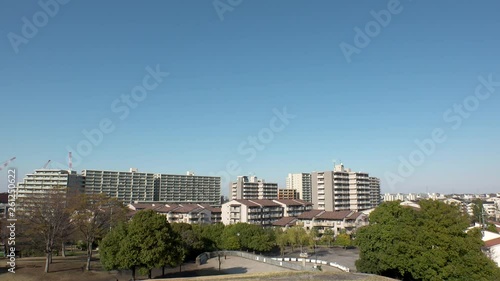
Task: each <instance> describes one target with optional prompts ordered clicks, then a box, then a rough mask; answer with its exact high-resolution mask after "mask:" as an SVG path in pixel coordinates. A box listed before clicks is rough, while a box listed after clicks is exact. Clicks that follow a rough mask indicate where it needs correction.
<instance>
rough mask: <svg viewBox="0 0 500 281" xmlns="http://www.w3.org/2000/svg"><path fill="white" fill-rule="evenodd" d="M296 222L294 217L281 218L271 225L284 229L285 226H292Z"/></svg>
mask: <svg viewBox="0 0 500 281" xmlns="http://www.w3.org/2000/svg"><path fill="white" fill-rule="evenodd" d="M296 221H297V218H295V217H283V218H281V219H279V220H277V221H275V222H274V223H273V225H274V226H281V227H285V226H289V225H293V224H294V223H295V222H296Z"/></svg>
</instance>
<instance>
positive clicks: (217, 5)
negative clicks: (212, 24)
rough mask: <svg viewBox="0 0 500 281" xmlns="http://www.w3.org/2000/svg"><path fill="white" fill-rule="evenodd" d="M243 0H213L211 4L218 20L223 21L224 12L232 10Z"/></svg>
mask: <svg viewBox="0 0 500 281" xmlns="http://www.w3.org/2000/svg"><path fill="white" fill-rule="evenodd" d="M242 2H243V0H214V1H213V2H212V5H213V6H214V9H215V12H216V13H217V16H218V17H219V20H220V21H224V14H225V13H227V12H232V11H234V9H235V8H236V7H238V6H239V5H241V3H242Z"/></svg>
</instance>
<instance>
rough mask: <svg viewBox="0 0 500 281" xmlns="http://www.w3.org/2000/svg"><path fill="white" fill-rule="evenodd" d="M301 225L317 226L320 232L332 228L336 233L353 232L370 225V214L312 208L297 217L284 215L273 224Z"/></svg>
mask: <svg viewBox="0 0 500 281" xmlns="http://www.w3.org/2000/svg"><path fill="white" fill-rule="evenodd" d="M295 225H301V226H303V227H304V228H305V229H306V230H311V229H313V228H315V229H316V230H318V232H319V233H324V231H325V230H327V229H330V230H332V231H333V233H334V234H335V235H338V234H339V233H341V232H346V233H348V234H350V233H352V232H353V231H354V230H356V229H357V228H359V227H362V226H365V225H368V215H367V214H365V213H363V212H355V211H323V210H310V211H308V212H305V213H303V214H301V215H299V216H297V217H283V218H281V219H280V220H278V221H276V222H274V223H273V226H278V227H282V228H288V227H292V226H295Z"/></svg>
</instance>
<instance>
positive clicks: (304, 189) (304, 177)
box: [286, 173, 312, 202]
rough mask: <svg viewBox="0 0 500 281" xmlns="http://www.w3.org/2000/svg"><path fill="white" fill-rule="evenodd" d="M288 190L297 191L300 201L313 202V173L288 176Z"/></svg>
mask: <svg viewBox="0 0 500 281" xmlns="http://www.w3.org/2000/svg"><path fill="white" fill-rule="evenodd" d="M286 188H287V189H295V190H297V192H298V193H299V198H300V199H302V200H304V201H307V202H312V189H311V173H298V174H288V177H287V178H286Z"/></svg>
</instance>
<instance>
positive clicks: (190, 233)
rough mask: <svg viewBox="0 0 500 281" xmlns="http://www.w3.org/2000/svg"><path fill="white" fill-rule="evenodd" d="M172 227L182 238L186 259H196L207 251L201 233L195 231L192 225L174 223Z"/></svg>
mask: <svg viewBox="0 0 500 281" xmlns="http://www.w3.org/2000/svg"><path fill="white" fill-rule="evenodd" d="M170 226H171V227H172V230H173V231H175V232H176V233H177V234H178V235H179V237H180V238H181V240H182V248H183V249H184V254H185V256H186V258H188V259H194V258H195V257H196V256H198V255H199V254H201V253H202V252H204V251H205V243H204V242H203V240H202V239H201V237H200V233H199V231H195V229H194V228H193V226H192V225H191V224H188V223H172V224H170Z"/></svg>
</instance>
